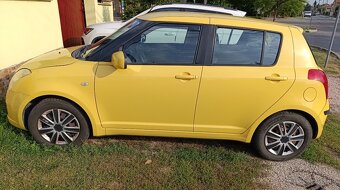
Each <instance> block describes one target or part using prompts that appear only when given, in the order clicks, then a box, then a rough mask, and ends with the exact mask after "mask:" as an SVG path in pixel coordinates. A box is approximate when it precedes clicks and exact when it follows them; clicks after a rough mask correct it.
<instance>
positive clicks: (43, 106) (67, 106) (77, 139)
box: [27, 98, 90, 145]
mask: <svg viewBox="0 0 340 190" xmlns="http://www.w3.org/2000/svg"><path fill="white" fill-rule="evenodd" d="M53 109H54V110H55V109H56V110H58V109H59V110H62V111H67V112H68V113H70V114H72V116H74V117H75V119H73V120H72V122H76V123H77V127H78V129H77V135H75V136H74V138H65V137H66V136H65V133H67V132H60V136H62V135H63V137H60V138H61V139H65V142H66V139H68V140H67V143H66V144H74V145H81V144H82V143H83V142H85V141H86V140H87V139H88V138H89V136H90V131H89V125H88V123H87V120H86V118H85V117H84V115H83V113H82V112H81V111H80V110H79V109H78V108H77V107H76V106H74V105H73V104H71V103H69V102H67V101H65V100H61V99H57V98H47V99H44V100H42V101H40V102H39V103H38V104H37V105H36V106H34V108H33V109H32V111H31V112H30V114H29V116H28V122H27V124H28V126H27V128H28V130H29V132H30V133H31V134H32V136H33V138H34V139H35V140H36V141H37V142H38V143H41V144H46V145H54V144H57V143H56V142H57V141H56V142H55V143H53V142H49V141H48V140H46V139H45V138H44V137H43V136H42V134H41V133H40V132H39V130H40V131H41V129H38V123H40V126H42V123H43V122H41V120H39V118H41V116H42V114H44V113H46V111H48V110H53ZM62 111H60V113H61V112H62ZM51 113H52V114H53V112H51ZM58 115H59V114H58ZM64 115H65V114H64ZM65 117H66V116H65ZM59 118H61V117H59ZM64 119H65V120H66V118H64ZM51 120H52V119H51ZM59 120H61V119H59ZM65 120H64V121H65ZM60 123H61V122H60ZM65 123H66V122H65ZM71 124H72V123H71ZM67 125H69V124H67ZM46 126H47V125H46ZM54 126H55V125H54ZM47 127H50V126H47ZM71 127H72V126H71ZM51 128H54V129H53V130H54V131H55V130H56V129H55V127H51ZM51 133H52V134H53V133H54V132H50V134H51ZM61 133H63V134H61ZM67 134H69V135H70V136H71V137H72V135H74V134H72V133H67ZM52 136H53V135H52ZM58 136H59V135H58ZM55 138H56V137H55ZM55 138H53V137H51V139H50V140H51V141H52V139H55ZM60 138H59V137H58V139H60ZM71 139H72V140H71ZM66 144H64V145H66Z"/></svg>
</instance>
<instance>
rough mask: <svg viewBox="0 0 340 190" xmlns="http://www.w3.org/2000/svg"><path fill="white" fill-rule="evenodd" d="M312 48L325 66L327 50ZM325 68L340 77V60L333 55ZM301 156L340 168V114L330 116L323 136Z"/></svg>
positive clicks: (318, 59)
mask: <svg viewBox="0 0 340 190" xmlns="http://www.w3.org/2000/svg"><path fill="white" fill-rule="evenodd" d="M312 50H313V53H314V56H315V59H316V60H317V63H318V65H319V66H320V67H321V68H323V66H324V63H325V60H326V52H325V51H323V50H320V49H316V48H312ZM324 70H325V72H326V73H327V75H329V76H334V77H340V60H339V59H337V58H336V57H335V56H331V58H330V62H329V64H328V66H327V68H326V69H324ZM301 158H302V159H305V160H308V161H310V162H312V163H316V162H318V163H325V164H328V165H331V166H333V167H335V168H337V169H339V170H340V115H339V114H338V113H337V114H333V115H330V116H329V117H328V120H327V123H326V125H325V128H324V132H323V134H322V136H321V138H320V139H317V140H314V141H313V142H312V143H311V145H310V146H309V147H308V148H307V150H306V151H305V152H304V153H303V154H302V155H301Z"/></svg>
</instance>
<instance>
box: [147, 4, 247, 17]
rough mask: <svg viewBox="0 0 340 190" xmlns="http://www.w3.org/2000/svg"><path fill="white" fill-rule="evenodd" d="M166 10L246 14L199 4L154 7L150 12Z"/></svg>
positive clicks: (234, 14)
mask: <svg viewBox="0 0 340 190" xmlns="http://www.w3.org/2000/svg"><path fill="white" fill-rule="evenodd" d="M166 8H183V9H196V10H200V11H212V12H216V13H223V14H231V15H233V16H239V17H244V16H246V14H247V12H244V11H240V10H235V9H228V8H224V7H217V6H211V5H200V4H185V3H172V4H165V5H156V6H155V7H153V8H151V11H152V10H158V9H166Z"/></svg>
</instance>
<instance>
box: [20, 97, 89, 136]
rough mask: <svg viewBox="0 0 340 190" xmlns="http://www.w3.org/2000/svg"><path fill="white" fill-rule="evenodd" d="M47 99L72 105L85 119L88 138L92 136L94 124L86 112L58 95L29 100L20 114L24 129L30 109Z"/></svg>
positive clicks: (71, 101) (73, 102)
mask: <svg viewBox="0 0 340 190" xmlns="http://www.w3.org/2000/svg"><path fill="white" fill-rule="evenodd" d="M47 98H57V99H61V100H64V101H66V102H68V103H70V104H72V105H73V106H75V107H76V108H77V109H78V110H79V111H80V112H81V113H82V114H83V115H84V117H85V119H86V122H87V123H88V126H89V131H90V136H91V137H92V136H93V125H94V123H93V122H92V121H91V119H90V117H89V115H88V114H87V113H86V111H85V110H84V109H83V108H82V107H81V106H80V105H79V104H77V103H76V102H75V101H73V100H71V99H68V98H65V97H63V96H58V95H43V96H39V97H36V98H34V99H33V100H31V101H30V102H29V103H28V104H27V105H26V107H25V108H24V110H23V114H22V119H23V123H24V126H25V128H26V129H27V122H28V116H29V114H30V112H31V111H32V109H33V108H34V107H35V106H36V105H37V104H38V103H39V102H41V101H42V100H44V99H47Z"/></svg>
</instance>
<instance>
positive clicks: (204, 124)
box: [194, 27, 295, 134]
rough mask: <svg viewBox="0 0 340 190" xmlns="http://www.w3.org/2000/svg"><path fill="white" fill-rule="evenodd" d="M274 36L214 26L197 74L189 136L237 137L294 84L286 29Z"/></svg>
mask: <svg viewBox="0 0 340 190" xmlns="http://www.w3.org/2000/svg"><path fill="white" fill-rule="evenodd" d="M281 32H284V34H285V35H284V36H285V38H282V36H281V34H280V33H281ZM280 33H279V32H264V31H259V30H246V29H237V28H228V27H217V28H216V31H215V32H214V34H215V36H216V37H215V43H214V45H213V47H214V48H213V49H214V51H213V53H212V62H211V64H210V65H207V66H204V68H203V71H202V79H201V85H200V92H199V97H198V104H197V109H196V110H197V112H196V116H195V123H194V124H195V130H194V131H195V132H213V133H230V134H240V133H243V132H245V131H246V130H247V129H248V128H249V127H250V126H251V125H252V123H253V122H255V121H256V119H257V118H259V117H260V116H261V115H262V114H263V113H264V112H265V111H266V110H267V109H269V108H270V107H271V106H273V105H274V104H275V103H276V102H277V101H278V100H279V99H280V98H281V97H282V96H283V95H284V94H285V93H286V92H287V91H288V90H289V88H290V87H291V86H292V84H293V82H294V80H295V72H294V65H293V64H294V58H293V49H292V39H291V38H290V31H289V28H288V27H287V30H284V31H283V30H280ZM281 43H283V44H284V45H283V46H282V51H281V55H280V56H278V55H279V54H280V47H281V45H280V44H281Z"/></svg>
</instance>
